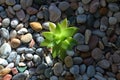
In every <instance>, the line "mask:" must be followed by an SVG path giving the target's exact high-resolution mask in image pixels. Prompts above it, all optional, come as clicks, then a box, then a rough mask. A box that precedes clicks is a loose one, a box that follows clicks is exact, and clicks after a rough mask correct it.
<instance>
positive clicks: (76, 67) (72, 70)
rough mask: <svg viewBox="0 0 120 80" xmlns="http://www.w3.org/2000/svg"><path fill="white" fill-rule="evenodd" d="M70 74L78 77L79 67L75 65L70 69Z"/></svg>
mask: <svg viewBox="0 0 120 80" xmlns="http://www.w3.org/2000/svg"><path fill="white" fill-rule="evenodd" d="M70 72H71V73H72V74H73V75H78V74H79V66H78V65H74V66H72V67H71V68H70Z"/></svg>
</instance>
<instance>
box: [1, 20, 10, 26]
mask: <svg viewBox="0 0 120 80" xmlns="http://www.w3.org/2000/svg"><path fill="white" fill-rule="evenodd" d="M9 24H10V19H9V18H5V19H3V20H2V27H8V26H9Z"/></svg>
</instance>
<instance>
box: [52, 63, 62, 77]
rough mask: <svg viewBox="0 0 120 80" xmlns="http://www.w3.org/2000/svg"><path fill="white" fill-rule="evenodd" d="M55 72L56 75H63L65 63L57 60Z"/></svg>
mask: <svg viewBox="0 0 120 80" xmlns="http://www.w3.org/2000/svg"><path fill="white" fill-rule="evenodd" d="M53 72H54V74H55V75H56V76H59V75H61V73H62V72H63V65H62V63H60V62H57V63H55V64H54V67H53Z"/></svg>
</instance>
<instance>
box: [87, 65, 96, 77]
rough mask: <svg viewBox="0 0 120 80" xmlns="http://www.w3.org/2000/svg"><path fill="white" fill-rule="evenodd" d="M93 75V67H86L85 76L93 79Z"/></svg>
mask: <svg viewBox="0 0 120 80" xmlns="http://www.w3.org/2000/svg"><path fill="white" fill-rule="evenodd" d="M94 75H95V67H94V66H93V65H90V66H88V68H87V76H88V77H93V76H94Z"/></svg>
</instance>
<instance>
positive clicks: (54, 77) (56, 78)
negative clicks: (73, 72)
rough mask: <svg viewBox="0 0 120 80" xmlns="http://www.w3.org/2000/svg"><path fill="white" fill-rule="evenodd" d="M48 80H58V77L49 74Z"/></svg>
mask: <svg viewBox="0 0 120 80" xmlns="http://www.w3.org/2000/svg"><path fill="white" fill-rule="evenodd" d="M50 80H58V77H57V76H51V77H50Z"/></svg>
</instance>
